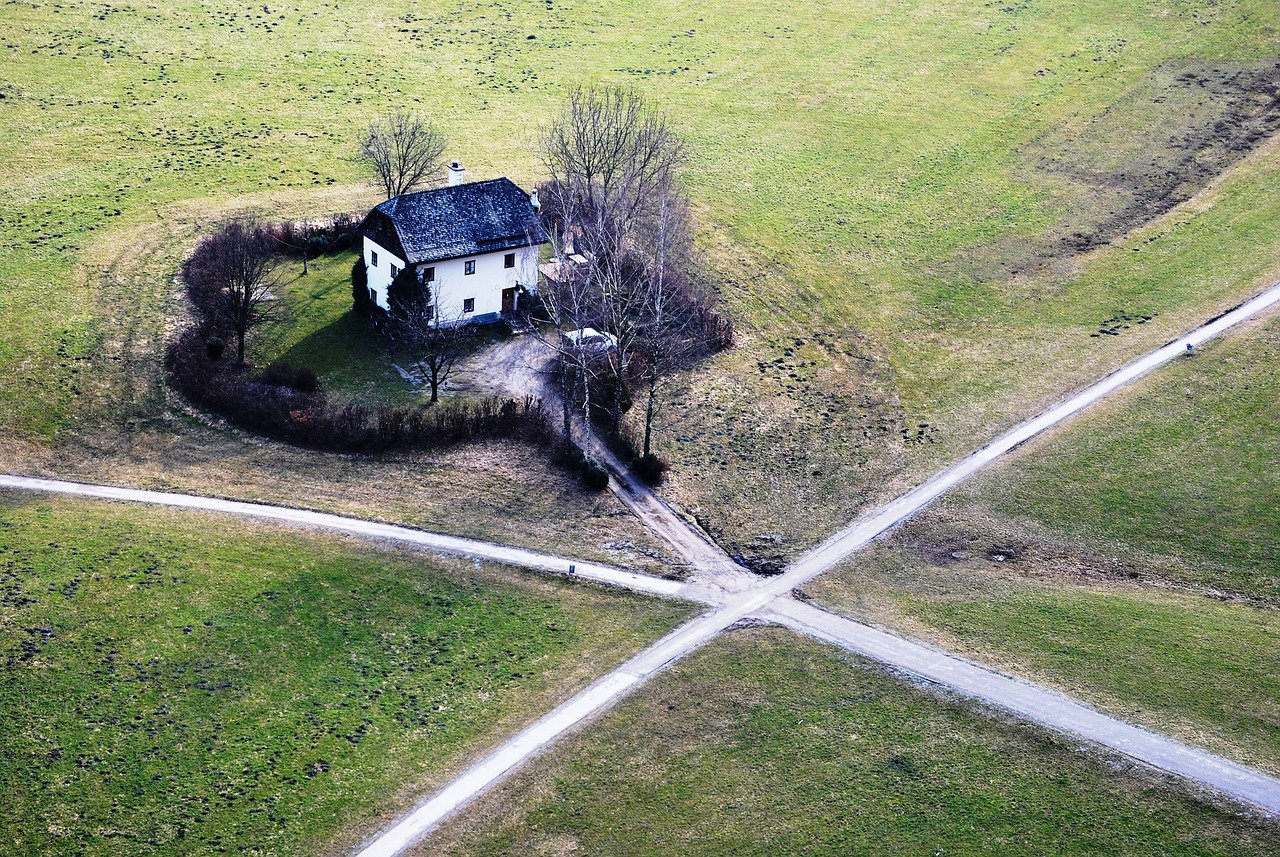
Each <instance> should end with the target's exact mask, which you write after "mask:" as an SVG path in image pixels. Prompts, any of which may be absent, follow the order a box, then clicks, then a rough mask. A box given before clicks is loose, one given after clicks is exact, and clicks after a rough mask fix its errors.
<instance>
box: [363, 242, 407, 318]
mask: <svg viewBox="0 0 1280 857" xmlns="http://www.w3.org/2000/svg"><path fill="white" fill-rule="evenodd" d="M374 253H377V254H378V264H377V265H374V264H373V254H374ZM392 265H395V266H396V269H397V270H403V269H404V259H401V258H400V257H399V256H397V255H395V254H394V253H392V252H391V251H390V250H388V249H387V248H386V247H383V246H382V245H380V244H378V243H377V242H375V241H374V240H373V239H371V238H370V237H369V236H368V235H366V236H365V237H364V267H365V270H367V271H368V272H369V290H370V291H371V292H376V293H377V302H378V306H380V307H382V308H383V309H387V290H388V288H389V287H390V286H391V281H392V279H394V278H393V277H392V276H391V266H392Z"/></svg>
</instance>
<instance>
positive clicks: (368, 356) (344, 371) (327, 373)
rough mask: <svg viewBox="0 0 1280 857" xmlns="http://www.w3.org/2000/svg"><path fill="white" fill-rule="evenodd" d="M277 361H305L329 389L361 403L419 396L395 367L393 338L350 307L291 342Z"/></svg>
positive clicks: (398, 401) (393, 401)
mask: <svg viewBox="0 0 1280 857" xmlns="http://www.w3.org/2000/svg"><path fill="white" fill-rule="evenodd" d="M276 361H278V362H282V363H288V364H289V365H291V366H295V367H301V366H306V367H308V368H310V369H312V370H314V371H315V373H316V375H318V376H319V377H320V383H321V385H322V387H323V389H324V390H325V392H326V393H327V394H329V395H330V396H336V397H339V398H343V399H349V400H352V401H356V402H360V403H362V404H367V405H385V404H404V403H407V402H414V401H417V400H418V398H419V396H420V393H419V392H418V391H417V390H415V388H414V387H413V385H411V384H410V383H409V382H407V381H406V380H405V379H404V378H403V377H402V376H401V375H400V373H399V372H398V371H397V370H396V368H395V365H394V364H395V362H396V359H395V355H394V353H393V348H392V345H391V343H390V342H388V341H387V340H386V338H385V337H383V336H382V335H380V334H379V333H377V332H376V331H374V330H373V329H372V328H371V327H370V326H369V323H368V321H366V320H365V319H364V318H362V317H361V316H359V315H357V314H356V313H355V312H353V311H350V310H348V311H347V312H345V313H343V314H342V315H341V316H339V317H338V318H336V319H334V321H332V322H331V323H329V324H328V325H325V326H324V327H321V328H318V329H317V330H315V331H312V332H311V333H309V334H307V335H306V336H305V337H303V338H302V339H300V340H298V341H297V342H295V343H294V344H293V345H292V346H291V347H290V348H289V349H288V350H287V351H285V352H284V353H283V354H280V355H279V356H278V357H276Z"/></svg>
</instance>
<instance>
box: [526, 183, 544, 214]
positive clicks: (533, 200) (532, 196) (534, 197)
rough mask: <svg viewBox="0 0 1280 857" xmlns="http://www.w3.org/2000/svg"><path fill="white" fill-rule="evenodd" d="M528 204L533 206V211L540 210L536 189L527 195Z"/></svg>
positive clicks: (540, 205) (540, 204)
mask: <svg viewBox="0 0 1280 857" xmlns="http://www.w3.org/2000/svg"><path fill="white" fill-rule="evenodd" d="M529 204H530V205H532V206H533V210H534V211H537V210H538V209H540V208H542V203H540V202H538V189H537V188H536V187H535V188H534V189H533V193H531V194H529Z"/></svg>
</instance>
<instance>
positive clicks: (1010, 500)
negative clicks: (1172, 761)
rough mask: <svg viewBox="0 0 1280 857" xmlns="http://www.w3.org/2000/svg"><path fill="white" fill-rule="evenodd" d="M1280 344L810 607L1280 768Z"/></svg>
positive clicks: (1128, 420) (1102, 419) (1082, 448)
mask: <svg viewBox="0 0 1280 857" xmlns="http://www.w3.org/2000/svg"><path fill="white" fill-rule="evenodd" d="M1278 347H1280V321H1277V320H1275V319H1272V320H1270V321H1266V322H1264V323H1259V324H1254V325H1252V326H1251V329H1250V330H1248V331H1247V332H1241V333H1240V334H1238V335H1236V336H1234V337H1231V338H1228V339H1224V340H1219V341H1216V342H1213V343H1210V344H1209V345H1208V346H1207V347H1205V348H1202V349H1201V350H1200V352H1199V353H1198V354H1197V355H1196V356H1195V357H1192V358H1186V359H1182V360H1179V361H1178V362H1177V363H1176V364H1175V365H1173V366H1170V367H1167V368H1165V369H1162V370H1160V371H1159V372H1158V373H1157V374H1155V375H1153V376H1151V377H1150V378H1148V379H1145V380H1144V381H1142V382H1141V383H1140V384H1138V385H1137V386H1136V387H1135V388H1134V389H1132V390H1131V391H1129V392H1127V393H1125V394H1124V395H1122V396H1120V397H1118V398H1117V399H1115V400H1113V401H1110V402H1107V403H1105V404H1103V405H1101V406H1099V407H1097V408H1095V409H1093V410H1091V411H1090V412H1089V413H1087V414H1084V415H1082V416H1080V417H1077V418H1076V419H1074V420H1072V421H1071V423H1070V424H1068V425H1067V426H1064V427H1062V428H1060V429H1058V430H1056V431H1055V432H1054V433H1053V434H1052V435H1051V436H1049V437H1046V438H1042V439H1040V440H1037V441H1034V442H1032V443H1030V444H1027V445H1026V446H1025V447H1023V448H1022V449H1021V450H1020V451H1019V452H1018V453H1017V454H1016V455H1015V456H1014V457H1013V458H1012V459H1011V460H1009V461H1006V462H1004V463H1002V464H1000V465H998V466H996V467H993V468H992V469H991V470H990V471H988V472H987V473H985V474H984V475H982V476H981V477H979V478H978V479H975V480H974V481H972V482H971V483H969V484H967V485H965V486H962V487H961V488H960V489H958V490H957V491H956V492H955V493H953V494H952V495H950V496H948V497H947V498H945V499H944V500H942V501H940V502H939V504H938V505H937V506H936V507H934V508H933V509H931V510H929V511H927V512H926V513H925V514H924V515H922V516H921V517H920V518H918V519H916V520H913V521H911V522H909V523H908V524H907V525H905V526H904V527H903V528H902V529H901V530H899V531H897V532H895V533H894V534H892V535H891V536H890V537H889V539H888V540H887V541H886V543H885V544H884V545H882V546H879V547H876V548H874V549H873V550H872V551H871V552H870V553H869V554H865V555H862V556H859V557H858V558H857V559H855V560H854V561H853V562H850V563H848V564H847V565H846V566H845V567H844V568H842V569H840V570H838V571H837V572H835V573H833V574H831V575H827V576H824V577H823V578H820V579H819V580H817V581H815V582H813V583H812V584H810V585H809V586H808V587H807V591H808V592H809V594H810V595H812V596H813V597H815V598H816V599H818V600H819V601H821V602H823V603H824V604H827V605H829V606H831V607H833V608H834V609H837V610H839V611H840V612H844V613H847V614H850V615H853V616H855V617H857V618H861V619H863V620H866V621H871V622H874V623H877V624H884V625H888V626H891V627H895V628H899V629H901V630H903V631H905V632H907V633H911V634H915V635H919V636H924V637H927V638H930V639H932V640H934V641H935V642H937V643H939V644H941V645H943V646H945V647H947V648H951V649H955V650H958V651H963V652H966V653H968V654H970V655H972V656H973V657H975V658H977V659H979V660H982V661H985V662H989V663H994V664H996V665H998V666H1000V667H1001V668H1004V669H1006V670H1008V671H1010V672H1013V673H1017V674H1021V675H1030V676H1033V677H1035V678H1037V679H1039V680H1041V681H1045V682H1048V683H1050V684H1053V685H1056V686H1058V687H1060V688H1062V689H1063V690H1065V691H1067V692H1069V693H1072V694H1078V695H1081V696H1084V697H1085V698H1087V699H1090V700H1092V701H1094V702H1095V703H1097V704H1099V705H1101V706H1102V707H1103V708H1105V709H1107V710H1110V711H1113V712H1116V713H1118V714H1121V715H1122V716H1125V717H1128V718H1130V719H1133V720H1135V721H1137V722H1140V723H1143V724H1145V725H1147V726H1150V727H1152V728H1154V729H1157V730H1159V731H1163V732H1171V733H1174V734H1177V735H1179V736H1180V737H1182V738H1183V739H1184V740H1187V741H1190V742H1191V743H1196V744H1200V745H1202V746H1206V747H1209V748H1210V749H1212V750H1214V751H1215V752H1219V753H1223V754H1226V755H1228V756H1233V757H1236V758H1239V759H1242V760H1244V761H1246V762H1248V763H1250V764H1253V765H1257V766H1260V767H1264V768H1267V769H1270V770H1272V771H1277V772H1280V763H1277V759H1280V681H1277V676H1278V675H1280V656H1278V655H1277V651H1276V646H1275V641H1276V639H1277V638H1278V637H1280V610H1277V609H1276V608H1277V606H1280V578H1278V577H1277V569H1278V568H1280V512H1278V511H1277V509H1280V483H1278V482H1277V479H1276V474H1277V473H1280V422H1278V421H1277V415H1278V414H1277V411H1276V401H1277V393H1280V373H1277V370H1276V367H1275V365H1274V360H1273V356H1274V355H1275V353H1276V351H1277V348H1278Z"/></svg>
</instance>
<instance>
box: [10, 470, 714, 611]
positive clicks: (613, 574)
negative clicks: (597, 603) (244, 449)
mask: <svg viewBox="0 0 1280 857" xmlns="http://www.w3.org/2000/svg"><path fill="white" fill-rule="evenodd" d="M0 488H20V489H23V490H27V491H44V492H48V493H51V494H70V495H74V496H77V497H93V498H97V499H101V500H123V501H126V502H130V503H153V504H156V505H160V506H176V507H179V508H184V509H199V510H203V511H206V512H218V513H221V514H226V515H239V516H241V517H249V518H265V519H268V520H273V521H284V522H286V523H290V524H298V525H301V526H304V527H313V528H316V529H323V530H330V531H334V532H340V533H349V534H351V535H356V536H364V537H366V538H373V539H381V540H386V541H392V542H399V543H401V544H411V545H417V546H419V547H425V548H430V549H432V550H435V551H439V552H440V553H443V554H449V555H453V556H465V557H473V558H475V559H486V560H493V561H495V562H501V563H506V564H507V565H513V566H516V567H518V568H531V569H537V570H538V571H546V572H551V573H553V574H563V575H568V574H574V575H575V576H578V577H582V578H585V579H587V580H594V581H596V582H598V583H607V584H609V585H611V586H620V587H623V588H625V589H632V590H635V591H636V592H645V593H648V594H650V595H659V596H664V597H667V598H671V597H674V596H677V595H681V596H682V597H689V596H687V595H684V593H683V589H684V587H683V586H682V585H681V584H680V582H679V581H674V580H666V579H664V578H660V577H650V576H649V575H645V574H637V573H635V572H633V571H623V570H622V569H619V568H613V567H612V566H607V565H601V564H599V563H593V562H584V561H583V560H578V559H570V558H567V557H559V556H553V555H551V554H544V553H538V552H536V551H530V550H525V549H523V548H513V547H507V546H505V545H495V544H490V543H488V542H480V541H475V540H474V539H463V538H458V537H456V536H446V535H442V534H440V533H428V532H425V531H423V530H414V529H410V528H409V527H399V526H396V525H394V524H381V523H377V522H376V521H364V520H360V519H359V518H346V517H343V516H341V515H330V514H328V513H325V512H311V511H308V510H306V509H290V508H287V507H284V506H269V505H266V504H264V503H244V502H240V501H238V500H222V499H219V498H216V497H199V496H196V495H193V494H171V493H168V492H164V491H142V490H138V489H135V488H115V487H111V486H108V485H85V484H83V483H80V482H62V481H59V480H55V479H37V478H34V477H29V476H11V475H4V474H0ZM571 569H572V571H571Z"/></svg>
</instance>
